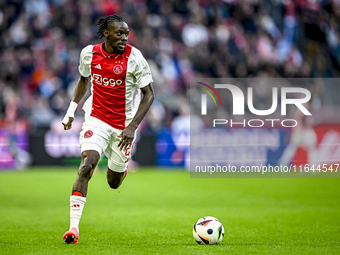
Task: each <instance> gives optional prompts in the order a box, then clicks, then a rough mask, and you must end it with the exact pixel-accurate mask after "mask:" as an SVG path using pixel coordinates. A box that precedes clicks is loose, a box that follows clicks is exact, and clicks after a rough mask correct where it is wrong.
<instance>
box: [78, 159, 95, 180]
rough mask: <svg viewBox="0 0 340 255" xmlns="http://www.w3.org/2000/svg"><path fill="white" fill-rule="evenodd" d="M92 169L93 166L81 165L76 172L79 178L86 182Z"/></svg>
mask: <svg viewBox="0 0 340 255" xmlns="http://www.w3.org/2000/svg"><path fill="white" fill-rule="evenodd" d="M93 168H94V166H93V165H92V164H87V163H85V164H81V165H80V167H79V171H78V176H79V178H81V179H83V180H87V181H88V180H89V179H90V178H91V176H92V170H93Z"/></svg>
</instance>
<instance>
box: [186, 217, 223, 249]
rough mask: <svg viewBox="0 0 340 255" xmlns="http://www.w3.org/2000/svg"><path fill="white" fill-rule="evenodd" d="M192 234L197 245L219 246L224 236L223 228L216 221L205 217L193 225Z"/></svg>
mask: <svg viewBox="0 0 340 255" xmlns="http://www.w3.org/2000/svg"><path fill="white" fill-rule="evenodd" d="M192 234H193V235H194V238H195V240H196V242H197V243H198V244H219V243H220V242H221V241H222V239H223V236H224V228H223V225H222V223H221V222H220V221H219V220H218V219H216V218H214V217H211V216H206V217H203V218H200V219H199V220H198V221H197V222H196V223H195V225H194V229H193V230H192Z"/></svg>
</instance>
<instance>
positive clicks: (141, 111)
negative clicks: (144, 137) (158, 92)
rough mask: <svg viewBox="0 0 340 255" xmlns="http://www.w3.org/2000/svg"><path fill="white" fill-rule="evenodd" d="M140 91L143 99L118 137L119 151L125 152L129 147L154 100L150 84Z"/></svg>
mask: <svg viewBox="0 0 340 255" xmlns="http://www.w3.org/2000/svg"><path fill="white" fill-rule="evenodd" d="M141 91H142V93H143V99H142V101H141V103H140V105H139V107H138V110H137V113H136V115H135V117H134V118H133V119H132V121H131V122H130V124H129V125H128V126H127V127H126V128H125V129H124V130H123V131H122V134H121V135H120V136H119V137H121V140H120V142H119V144H118V148H120V150H126V149H127V148H128V147H129V146H130V144H131V143H132V141H133V139H134V137H135V131H136V129H137V128H138V126H139V124H140V123H141V122H142V120H143V119H144V117H145V115H146V114H147V112H148V111H149V109H150V106H151V104H152V102H153V100H154V99H155V92H154V90H153V87H152V83H150V84H149V85H147V86H145V87H143V88H141Z"/></svg>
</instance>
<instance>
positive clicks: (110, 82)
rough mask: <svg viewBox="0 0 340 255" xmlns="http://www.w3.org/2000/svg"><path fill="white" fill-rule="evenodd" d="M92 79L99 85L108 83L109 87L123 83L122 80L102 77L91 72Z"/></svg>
mask: <svg viewBox="0 0 340 255" xmlns="http://www.w3.org/2000/svg"><path fill="white" fill-rule="evenodd" d="M92 78H93V81H94V82H95V83H97V84H99V85H104V86H108V85H110V86H111V87H114V86H116V85H120V84H122V83H123V81H122V80H115V79H112V78H111V79H109V78H107V77H104V78H103V77H102V76H101V75H100V74H93V75H92Z"/></svg>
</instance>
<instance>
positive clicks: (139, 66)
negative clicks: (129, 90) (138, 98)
mask: <svg viewBox="0 0 340 255" xmlns="http://www.w3.org/2000/svg"><path fill="white" fill-rule="evenodd" d="M135 61H136V63H135V64H136V66H135V73H134V75H135V77H136V80H137V83H138V86H139V88H143V87H145V86H147V85H149V84H150V83H151V82H153V80H152V76H151V70H150V67H149V64H148V62H147V61H146V59H145V58H144V57H143V55H142V53H141V52H140V51H139V50H137V52H136V59H135Z"/></svg>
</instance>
